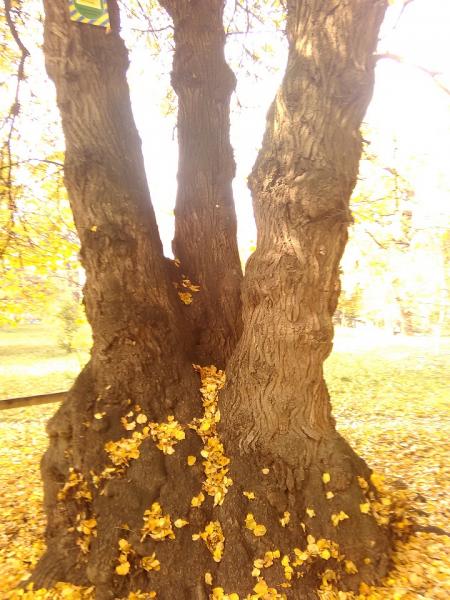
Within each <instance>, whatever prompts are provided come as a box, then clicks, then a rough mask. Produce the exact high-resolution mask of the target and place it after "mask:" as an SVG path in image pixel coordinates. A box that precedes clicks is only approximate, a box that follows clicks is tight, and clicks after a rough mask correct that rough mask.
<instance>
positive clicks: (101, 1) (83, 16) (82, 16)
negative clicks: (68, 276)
mask: <svg viewBox="0 0 450 600" xmlns="http://www.w3.org/2000/svg"><path fill="white" fill-rule="evenodd" d="M69 11H70V18H71V20H72V21H77V22H78V23H87V24H88V25H98V26H100V27H109V14H108V3H107V2H106V0H69Z"/></svg>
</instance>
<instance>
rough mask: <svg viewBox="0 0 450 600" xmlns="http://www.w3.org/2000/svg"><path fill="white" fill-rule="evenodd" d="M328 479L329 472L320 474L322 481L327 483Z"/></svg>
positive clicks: (329, 477) (329, 478)
mask: <svg viewBox="0 0 450 600" xmlns="http://www.w3.org/2000/svg"><path fill="white" fill-rule="evenodd" d="M330 480H331V476H330V474H329V473H323V474H322V481H323V482H324V483H329V482H330Z"/></svg>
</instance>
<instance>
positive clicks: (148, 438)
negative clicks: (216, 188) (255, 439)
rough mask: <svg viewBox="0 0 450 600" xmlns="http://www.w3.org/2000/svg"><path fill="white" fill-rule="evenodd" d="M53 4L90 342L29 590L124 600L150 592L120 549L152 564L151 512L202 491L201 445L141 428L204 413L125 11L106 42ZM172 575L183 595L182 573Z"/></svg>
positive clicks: (58, 423)
mask: <svg viewBox="0 0 450 600" xmlns="http://www.w3.org/2000/svg"><path fill="white" fill-rule="evenodd" d="M44 4H45V12H46V19H45V43H44V51H45V57H46V65H47V70H48V73H49V75H50V77H51V78H52V79H53V81H54V83H55V86H56V90H57V102H58V106H59V109H60V112H61V117H62V124H63V129H64V135H65V140H66V157H65V183H66V187H67V190H68V194H69V199H70V203H71V207H72V210H73V214H74V218H75V223H76V227H77V231H78V234H79V237H80V241H81V257H82V262H83V266H84V268H85V270H86V278H87V279H86V285H85V289H84V299H85V305H86V312H87V316H88V319H89V322H90V324H91V326H92V330H93V339H94V344H93V349H92V355H91V359H90V361H89V363H88V365H87V366H86V367H85V369H84V370H83V372H82V373H81V375H80V376H79V377H78V379H77V381H76V383H75V385H74V386H73V388H72V390H71V391H70V393H69V395H68V397H67V400H66V401H65V402H64V403H63V405H62V407H61V408H60V409H59V410H58V412H57V414H56V415H55V417H54V418H53V419H52V420H51V421H50V423H49V425H48V433H49V436H50V446H49V449H48V451H47V452H46V454H45V456H44V458H43V461H42V477H43V480H44V487H45V509H46V512H47V515H48V527H47V532H46V540H47V547H48V550H47V552H46V554H45V556H44V557H43V559H42V560H41V561H40V563H39V565H38V566H37V568H36V571H35V573H34V575H33V580H34V581H35V583H36V584H37V585H41V586H49V585H51V584H52V583H54V582H55V581H58V580H64V581H72V582H76V583H85V584H92V583H93V584H95V585H96V587H97V595H98V597H99V598H101V597H110V598H117V597H119V596H120V595H121V591H122V590H127V589H128V588H130V586H133V585H136V586H137V587H138V586H139V585H141V584H146V583H148V581H147V572H146V571H145V569H142V568H140V569H134V570H133V572H132V574H131V575H129V576H124V575H119V574H116V573H115V567H116V565H118V564H119V563H118V562H117V561H118V557H119V554H120V553H119V550H118V540H119V539H120V538H126V539H127V540H128V539H131V541H132V542H133V543H135V546H136V557H137V558H136V559H135V560H136V561H137V560H138V559H139V560H140V558H141V557H142V555H143V554H144V555H146V554H147V553H148V554H149V555H151V554H152V544H149V543H148V542H147V541H145V542H141V541H140V536H139V534H136V533H134V532H136V531H138V532H139V530H140V529H141V527H142V519H143V514H144V511H145V510H146V509H148V508H149V507H150V506H151V505H152V503H153V502H155V501H158V499H159V497H160V496H161V495H163V496H164V500H163V507H164V510H168V511H170V512H172V513H175V514H180V513H181V514H185V511H186V510H187V507H188V506H189V501H188V500H187V499H184V498H183V499H180V495H179V492H178V486H180V488H182V489H184V490H186V493H189V492H191V495H192V496H193V495H195V494H196V493H198V490H199V488H200V487H201V478H200V473H198V472H196V473H193V472H189V473H188V470H187V469H186V466H185V465H186V457H187V455H189V454H195V453H196V451H198V449H199V448H200V445H201V443H200V440H199V439H198V437H197V436H196V435H195V434H194V433H193V432H189V431H187V433H186V441H185V442H184V444H183V448H182V449H181V450H180V451H179V452H177V454H176V455H174V456H170V455H169V454H167V452H166V453H163V452H162V451H161V450H160V449H158V448H157V446H156V444H155V443H153V441H152V435H151V434H150V431H148V430H147V431H146V430H145V427H147V429H148V423H150V422H155V423H161V422H166V424H167V427H169V429H170V427H172V429H173V431H172V433H173V434H174V435H175V436H176V435H179V436H180V437H181V436H182V434H180V433H179V432H180V431H181V429H180V428H178V426H177V424H176V423H177V421H179V422H182V423H187V422H189V421H190V420H191V419H192V418H193V416H195V414H200V412H201V402H200V400H198V399H197V397H196V396H197V392H198V382H197V379H196V377H195V376H194V372H193V370H192V366H191V364H190V361H188V360H187V359H186V356H185V354H184V352H183V348H182V347H181V344H180V340H181V339H182V335H183V334H182V326H181V321H180V319H179V318H178V311H179V299H178V298H177V297H176V294H175V290H174V288H173V285H172V283H171V282H170V281H169V279H168V276H167V273H166V267H165V261H164V258H163V254H162V246H161V242H160V239H159V235H158V230H157V225H156V221H155V217H154V213H153V209H152V206H151V202H150V196H149V192H148V187H147V182H146V177H145V172H144V166H143V158H142V154H141V147H140V140H139V137H138V134H137V130H136V127H135V124H134V121H133V117H132V112H131V105H130V100H129V90H128V85H127V82H126V69H127V67H128V57H127V51H126V49H125V46H124V44H123V42H122V40H121V38H120V37H119V34H118V30H119V15H118V8H117V4H116V2H115V0H109V1H108V5H109V9H110V14H111V19H112V31H111V32H107V31H106V30H105V29H103V28H101V27H93V26H90V25H85V24H79V23H74V22H72V21H70V20H69V5H68V2H67V0H46V1H45V3H44ZM196 407H197V408H196ZM127 415H128V416H127ZM169 415H172V416H173V417H174V419H175V420H174V421H171V422H170V420H169V421H168V417H169ZM146 423H147V425H146ZM170 423H172V425H170ZM177 432H178V433H177ZM168 435H169V434H168ZM169 438H170V435H169ZM170 439H172V441H174V440H176V439H177V438H176V437H173V436H172V438H170ZM169 441H170V440H169ZM115 442H118V443H117V444H115ZM168 448H170V443H169V445H167V444H166V446H165V449H166V450H167V449H168ZM138 456H140V458H139V460H137V457H138ZM105 468H106V470H105ZM175 481H176V484H177V485H174V482H175ZM127 528H128V529H127ZM138 546H139V550H138V549H137V547H138ZM177 548H178V549H177ZM180 548H181V546H180V545H177V546H176V547H175V548H170V549H169V550H163V551H161V552H160V554H159V558H160V560H161V562H163V561H164V555H165V553H167V552H169V553H170V556H171V557H172V558H171V560H172V559H174V560H179V561H181V560H182V555H181V554H180ZM139 553H140V554H139ZM138 564H140V563H138ZM123 568H124V567H122V569H123ZM161 572H162V573H164V570H162V571H161ZM193 572H194V573H195V572H196V569H195V568H193ZM197 576H199V573H197ZM171 578H172V580H173V584H174V585H175V586H176V585H178V586H181V588H182V587H183V586H184V583H185V581H184V578H183V579H182V578H181V575H180V577H177V576H176V574H171Z"/></svg>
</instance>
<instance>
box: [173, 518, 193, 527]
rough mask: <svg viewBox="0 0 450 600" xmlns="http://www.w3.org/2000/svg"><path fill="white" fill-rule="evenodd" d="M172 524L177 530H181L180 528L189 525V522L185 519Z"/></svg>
mask: <svg viewBox="0 0 450 600" xmlns="http://www.w3.org/2000/svg"><path fill="white" fill-rule="evenodd" d="M173 524H174V525H175V527H176V528H177V529H181V528H182V527H185V526H186V525H189V521H186V520H185V519H177V520H176V521H174V523H173Z"/></svg>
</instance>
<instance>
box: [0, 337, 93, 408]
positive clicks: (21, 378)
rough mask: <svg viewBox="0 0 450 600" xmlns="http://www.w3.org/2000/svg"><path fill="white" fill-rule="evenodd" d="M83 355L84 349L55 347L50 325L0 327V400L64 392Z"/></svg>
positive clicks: (84, 356) (82, 360) (85, 354)
mask: <svg viewBox="0 0 450 600" xmlns="http://www.w3.org/2000/svg"><path fill="white" fill-rule="evenodd" d="M87 358H88V354H87V352H86V351H84V350H80V351H77V352H72V353H70V354H67V352H65V351H64V350H62V349H61V348H59V346H58V332H57V331H55V330H54V329H52V328H51V326H50V325H49V326H48V327H45V326H42V325H40V326H29V327H18V328H14V329H12V328H11V329H3V330H0V401H1V400H3V399H5V398H16V397H19V396H34V395H37V394H46V393H50V392H60V391H65V390H67V389H68V388H69V387H70V385H71V384H72V382H73V380H74V378H75V377H76V375H77V373H78V372H79V371H80V370H81V368H82V366H83V365H84V364H85V362H86V360H87Z"/></svg>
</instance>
